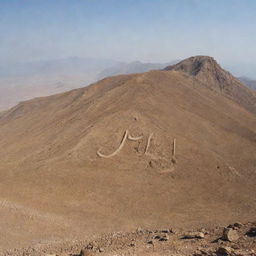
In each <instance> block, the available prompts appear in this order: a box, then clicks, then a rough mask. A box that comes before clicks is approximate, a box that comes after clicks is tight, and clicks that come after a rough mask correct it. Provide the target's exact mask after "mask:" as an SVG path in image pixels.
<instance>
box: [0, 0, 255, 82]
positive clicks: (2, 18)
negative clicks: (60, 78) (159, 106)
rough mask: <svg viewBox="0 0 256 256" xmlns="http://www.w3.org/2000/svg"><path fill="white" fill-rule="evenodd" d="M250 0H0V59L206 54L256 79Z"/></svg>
mask: <svg viewBox="0 0 256 256" xmlns="http://www.w3.org/2000/svg"><path fill="white" fill-rule="evenodd" d="M255 10H256V1H254V0H226V1H223V0H215V1H209V0H205V1H204V0H119V1H118V0H55V1H52V0H36V1H29V0H12V1H10V0H0V32H1V37H0V66H3V65H6V64H11V63H18V62H29V61H37V60H47V59H58V58H67V57H70V56H79V57H91V58H104V59H115V60H122V61H133V60H141V61H146V62H168V61H171V60H175V59H183V58H187V57H189V56H192V55H210V56H214V57H215V58H216V59H217V60H218V61H219V62H220V63H222V64H223V65H224V66H225V67H227V68H228V69H229V70H232V71H233V72H234V73H235V74H236V75H246V76H250V77H254V78H256V72H255V70H256V34H255V33H254V30H255V26H256V15H255Z"/></svg>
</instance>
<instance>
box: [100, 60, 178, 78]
mask: <svg viewBox="0 0 256 256" xmlns="http://www.w3.org/2000/svg"><path fill="white" fill-rule="evenodd" d="M177 62H178V61H172V62H170V63H144V62H140V61H133V62H130V63H118V64H116V65H114V66H112V67H109V68H106V69H104V70H103V71H102V72H100V73H99V75H98V79H102V78H105V77H108V76H115V75H122V74H133V73H143V72H147V71H150V70H154V69H163V68H164V67H166V66H167V65H171V64H175V63H177Z"/></svg>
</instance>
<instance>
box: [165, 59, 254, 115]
mask: <svg viewBox="0 0 256 256" xmlns="http://www.w3.org/2000/svg"><path fill="white" fill-rule="evenodd" d="M165 70H175V71H181V72H184V73H185V74H188V75H190V76H193V77H195V78H197V80H199V81H201V82H202V83H204V84H206V85H207V87H209V88H210V89H213V90H217V91H219V92H221V93H223V94H224V95H226V96H227V97H229V98H231V99H232V100H234V101H236V102H237V103H239V104H240V105H242V106H243V107H245V108H246V109H247V110H249V111H252V112H254V113H256V112H255V109H256V101H255V94H254V92H253V91H251V90H250V89H248V88H247V87H245V86H244V85H243V84H242V83H241V82H240V81H239V80H238V79H237V78H235V77H234V76H232V75H231V74H230V73H229V72H227V71H225V70H224V69H222V68H221V67H220V66H219V65H218V63H217V62H216V61H215V60H214V59H213V58H212V57H208V56H195V57H191V58H189V59H186V60H184V61H182V62H180V63H178V64H176V65H172V66H168V67H166V68H165Z"/></svg>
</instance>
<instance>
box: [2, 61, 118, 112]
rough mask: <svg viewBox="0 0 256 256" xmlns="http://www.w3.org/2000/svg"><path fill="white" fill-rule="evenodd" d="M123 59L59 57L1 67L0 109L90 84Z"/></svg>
mask: <svg viewBox="0 0 256 256" xmlns="http://www.w3.org/2000/svg"><path fill="white" fill-rule="evenodd" d="M117 63H119V62H116V61H113V60H105V59H93V58H78V57H71V58H66V59H56V60H47V61H34V62H29V63H18V64H13V65H10V64H9V65H4V66H1V67H0V111H1V110H4V109H7V108H10V107H13V106H14V105H16V104H17V103H18V102H20V101H24V100H29V99H31V98H34V97H40V96H47V95H51V94H55V93H60V92H64V91H67V90H71V89H75V88H78V87H82V86H85V85H88V84H90V83H92V82H95V81H96V80H97V75H98V73H99V72H101V71H102V70H103V69H105V68H107V67H110V66H113V65H115V64H117Z"/></svg>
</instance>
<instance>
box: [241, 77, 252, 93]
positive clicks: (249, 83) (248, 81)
mask: <svg viewBox="0 0 256 256" xmlns="http://www.w3.org/2000/svg"><path fill="white" fill-rule="evenodd" d="M238 79H239V80H240V81H241V82H242V83H244V84H245V85H247V86H249V87H250V88H252V89H254V90H256V80H255V79H254V80H253V79H251V78H248V77H238Z"/></svg>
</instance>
